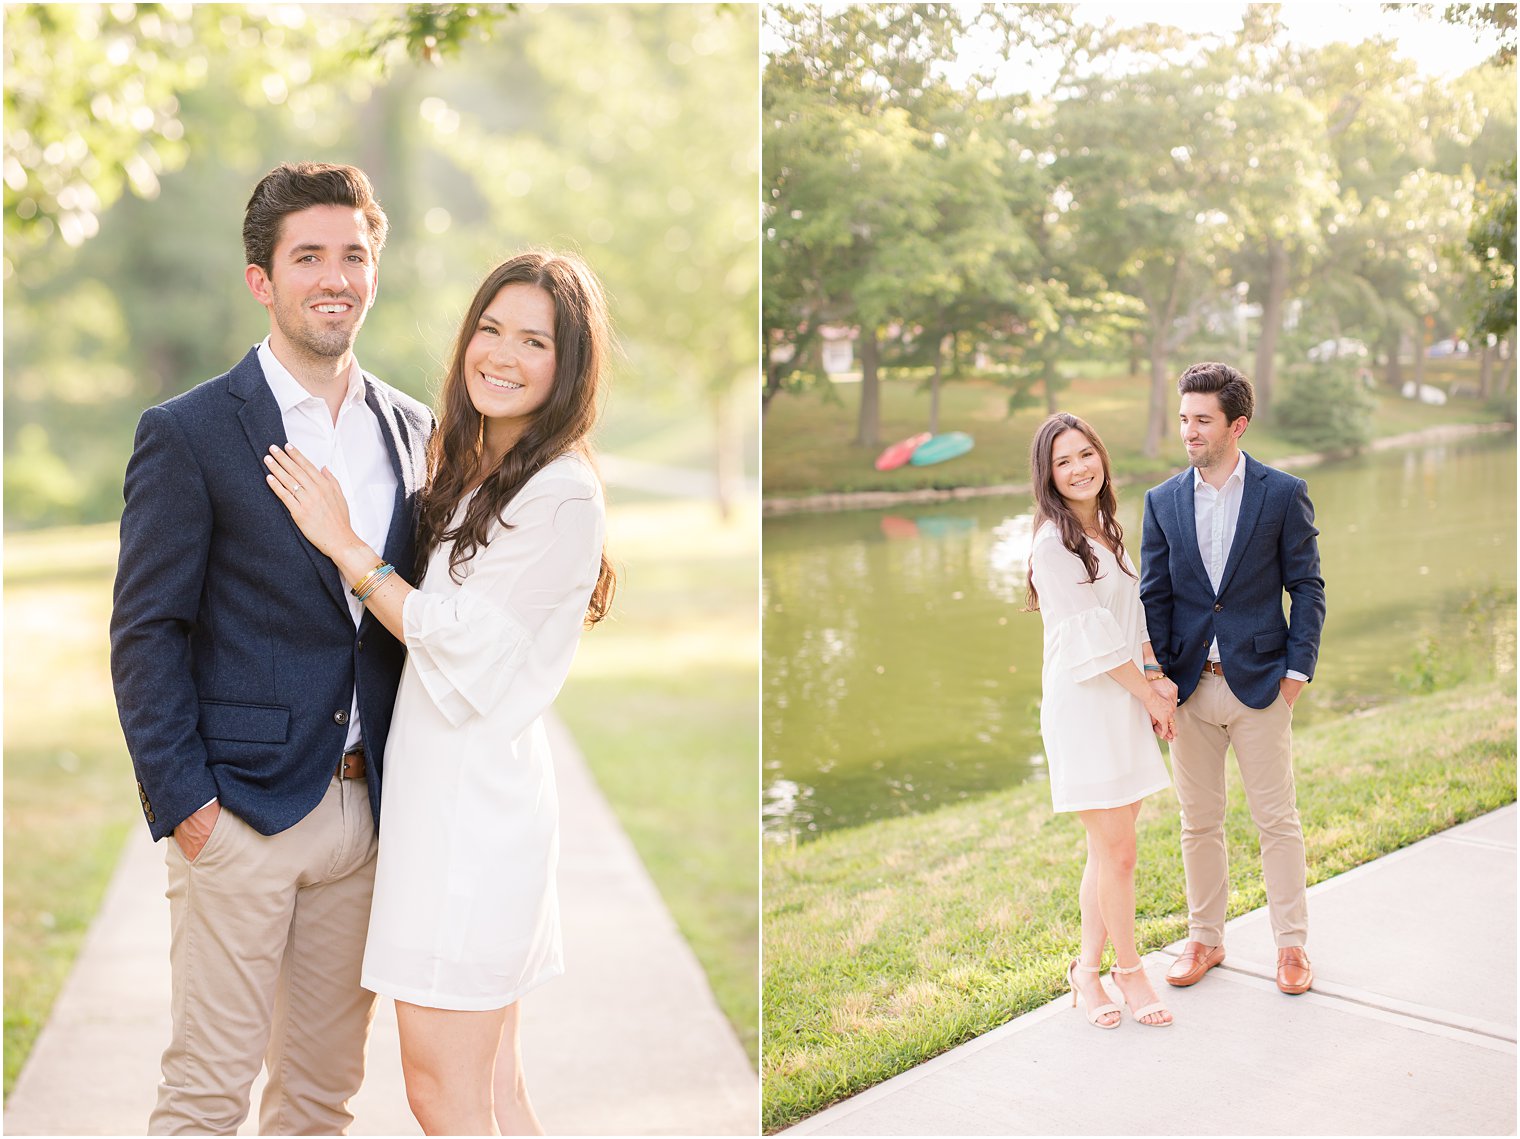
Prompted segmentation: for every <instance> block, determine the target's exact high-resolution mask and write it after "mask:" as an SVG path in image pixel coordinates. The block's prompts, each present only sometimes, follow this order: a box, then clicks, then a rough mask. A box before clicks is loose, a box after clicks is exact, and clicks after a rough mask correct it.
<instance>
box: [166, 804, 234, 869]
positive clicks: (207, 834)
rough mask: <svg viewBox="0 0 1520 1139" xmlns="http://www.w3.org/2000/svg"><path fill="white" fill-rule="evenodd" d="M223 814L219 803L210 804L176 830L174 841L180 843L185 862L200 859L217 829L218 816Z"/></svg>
mask: <svg viewBox="0 0 1520 1139" xmlns="http://www.w3.org/2000/svg"><path fill="white" fill-rule="evenodd" d="M221 813H222V805H221V803H219V802H210V803H207V804H206V805H205V806H204V807H202V808H201V809H200V810H199V811H196V812H195V814H193V815H191V816H190V817H189V818H188V819H186V820H185V821H184V822H182V823H180V825H179V826H177V827H175V828H174V841H175V842H177V843H179V849H180V853H181V854H183V855H184V856H185V861H187V862H194V861H195V860H196V859H197V858H198V857H200V853H201V848H202V847H204V846H205V845H206V842H207V840H208V839H210V838H211V832H212V831H213V830H215V829H216V819H217V816H218V815H220V814H221Z"/></svg>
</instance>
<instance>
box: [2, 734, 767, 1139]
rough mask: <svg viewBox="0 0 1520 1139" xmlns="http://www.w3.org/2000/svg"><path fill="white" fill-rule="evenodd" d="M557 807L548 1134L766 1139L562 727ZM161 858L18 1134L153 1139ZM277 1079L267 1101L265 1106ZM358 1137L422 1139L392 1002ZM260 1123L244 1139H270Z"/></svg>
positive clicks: (164, 967) (61, 1040)
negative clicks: (559, 931)
mask: <svg viewBox="0 0 1520 1139" xmlns="http://www.w3.org/2000/svg"><path fill="white" fill-rule="evenodd" d="M550 736H551V739H552V741H553V747H554V754H555V761H556V769H555V770H556V774H557V776H558V780H559V791H560V804H561V814H562V817H561V828H560V830H561V847H562V851H561V863H560V901H561V906H562V911H563V921H564V932H565V965H566V972H565V975H564V976H563V977H560V978H557V979H556V980H554V981H551V982H550V983H549V984H547V985H545V986H544V987H543V988H541V989H539V990H537V991H536V992H534V993H533V994H532V995H531V996H529V997H527V998H526V999H525V1000H524V1001H523V1032H522V1034H523V1055H524V1057H525V1059H526V1065H527V1072H528V1081H529V1087H530V1089H531V1091H532V1094H533V1100H534V1106H535V1107H536V1108H537V1109H538V1114H539V1118H540V1119H541V1120H542V1121H543V1124H544V1127H545V1129H546V1130H548V1132H549V1133H550V1134H551V1135H685V1134H695V1135H754V1134H755V1133H756V1130H757V1126H758V1124H757V1121H758V1119H759V1105H758V1086H759V1085H758V1079H757V1077H756V1075H755V1072H754V1069H753V1068H752V1067H751V1066H750V1063H749V1059H748V1057H747V1056H746V1055H745V1053H744V1050H743V1048H742V1047H741V1046H740V1044H739V1042H738V1039H737V1038H736V1037H735V1035H734V1032H733V1029H732V1028H731V1027H730V1025H729V1024H728V1022H727V1021H726V1020H725V1019H724V1017H723V1015H722V1013H721V1012H720V1011H719V1010H718V1007H717V1005H716V1003H715V1002H714V1001H713V996H712V992H711V990H710V989H709V988H708V985H707V978H706V976H705V974H704V973H703V972H702V969H701V967H700V966H699V965H698V964H697V961H696V958H695V957H694V956H693V955H692V952H691V949H690V948H689V947H688V946H687V944H686V942H685V940H684V939H683V938H682V937H681V935H680V933H679V931H678V930H677V929H676V926H675V923H674V921H673V920H672V919H671V917H670V914H669V912H668V911H667V910H666V908H665V904H664V902H663V901H662V900H661V898H660V896H659V893H658V892H657V891H656V889H655V887H654V883H653V882H651V881H650V879H649V875H648V874H647V872H646V871H645V870H644V866H643V863H642V862H640V861H639V857H638V854H637V853H636V852H635V851H634V849H633V846H632V844H631V843H630V842H629V841H628V838H627V836H626V835H625V834H624V833H623V830H622V827H621V826H620V825H619V824H618V821H617V819H616V817H615V816H614V815H613V813H612V811H611V809H610V808H609V807H608V805H607V802H606V800H605V799H604V798H603V797H602V794H601V792H600V791H599V790H598V789H597V787H596V785H595V784H594V783H593V782H592V780H591V777H590V774H589V772H588V771H587V770H586V766H585V761H584V760H583V759H582V758H581V756H580V753H579V752H578V751H577V750H576V747H575V744H574V742H573V741H572V740H571V739H570V737H569V735H568V733H567V732H566V731H565V730H564V728H563V726H562V725H560V724H559V723H558V721H551V723H550ZM164 886H165V878H164V866H163V851H162V848H161V847H156V846H154V845H153V844H152V842H151V841H150V840H149V838H148V834H147V828H145V827H137V828H134V829H133V832H132V837H131V839H130V840H129V842H128V844H127V848H126V850H125V852H124V853H123V856H122V860H121V863H120V865H119V866H118V868H117V871H116V876H115V878H114V879H113V881H112V883H111V886H110V888H109V890H108V891H107V894H106V898H105V902H104V904H103V905H102V907H101V911H100V914H99V916H98V917H97V918H96V920H95V924H94V926H93V927H92V928H91V930H90V933H89V936H88V938H87V939H86V941H85V944H84V947H83V949H82V950H81V952H80V956H79V959H78V961H77V962H76V963H75V965H74V971H73V972H72V973H71V974H70V976H69V980H68V982H67V984H66V985H65V986H64V989H63V992H62V993H61V994H60V996H59V999H58V1002H57V1003H56V1005H55V1006H54V1008H53V1012H52V1015H51V1017H50V1019H49V1021H48V1023H47V1025H46V1027H45V1028H44V1029H43V1031H42V1034H41V1035H40V1036H39V1038H38V1040H37V1045H36V1047H35V1048H34V1049H33V1051H32V1054H31V1057H30V1058H29V1060H28V1062H27V1066H26V1068H25V1069H24V1070H23V1071H22V1073H21V1076H20V1078H19V1079H18V1080H17V1082H16V1086H15V1088H14V1089H13V1091H12V1093H11V1097H10V1101H9V1102H8V1103H7V1105H6V1109H5V1132H6V1134H9V1135H141V1134H142V1133H143V1131H144V1129H145V1128H146V1126H147V1121H148V1113H149V1112H150V1111H151V1110H152V1107H153V1102H154V1098H155V1095H156V1087H157V1083H158V1061H159V1056H160V1054H161V1053H162V1052H163V1049H164V1045H165V1044H166V1043H167V1042H168V1039H169V903H168V901H167V900H166V899H165V898H164ZM262 1086H263V1077H262V1076H261V1077H260V1080H259V1082H258V1083H257V1084H256V1085H255V1087H254V1104H255V1105H256V1104H257V1103H258V1095H259V1092H260V1091H261V1089H262ZM352 1107H353V1111H354V1114H355V1116H356V1122H355V1125H354V1128H353V1131H352V1133H353V1134H356V1135H418V1134H421V1131H420V1129H419V1128H418V1126H417V1123H416V1120H414V1119H413V1118H412V1114H411V1112H410V1110H408V1108H407V1106H406V1093H405V1089H404V1086H403V1083H402V1079H401V1063H400V1056H399V1050H398V1046H397V1040H396V1014H395V1006H394V1004H393V1003H392V1002H391V1001H390V1000H389V999H382V1000H381V1001H380V1011H379V1013H378V1014H377V1016H376V1018H375V1027H374V1031H373V1033H372V1034H371V1036H370V1043H369V1063H368V1071H367V1074H366V1078H365V1082H364V1087H363V1090H361V1091H360V1093H359V1095H358V1096H357V1097H356V1099H355V1100H354V1101H353V1104H352ZM257 1120H258V1111H257V1107H255V1108H254V1110H253V1111H252V1112H251V1113H250V1116H249V1119H248V1121H247V1122H246V1123H245V1124H244V1126H243V1128H242V1131H241V1134H248V1135H251V1134H256V1133H257Z"/></svg>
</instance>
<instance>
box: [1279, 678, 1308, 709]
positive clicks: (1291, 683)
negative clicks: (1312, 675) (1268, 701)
mask: <svg viewBox="0 0 1520 1139" xmlns="http://www.w3.org/2000/svg"><path fill="white" fill-rule="evenodd" d="M1277 686H1278V688H1280V689H1282V694H1283V699H1284V700H1286V701H1287V702H1288V707H1289V708H1292V707H1293V703H1294V701H1296V700H1297V699H1298V694H1299V693H1300V692H1302V691H1303V690H1304V682H1303V681H1302V680H1294V679H1293V678H1292V677H1291V676H1285V677H1283V678H1282V679H1281V680H1280V681H1278V682H1277Z"/></svg>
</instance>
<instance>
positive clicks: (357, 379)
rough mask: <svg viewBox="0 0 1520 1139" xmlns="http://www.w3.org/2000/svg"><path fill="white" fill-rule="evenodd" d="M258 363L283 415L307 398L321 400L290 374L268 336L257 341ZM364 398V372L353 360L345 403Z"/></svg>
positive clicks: (344, 395)
mask: <svg viewBox="0 0 1520 1139" xmlns="http://www.w3.org/2000/svg"><path fill="white" fill-rule="evenodd" d="M258 353H259V364H260V366H261V367H263V369H264V379H265V380H266V381H267V382H268V383H269V390H270V391H272V392H273V393H274V399H275V402H276V403H277V404H279V405H280V414H281V415H283V414H284V413H285V412H287V411H289V410H290V409H291V408H293V407H295V406H296V405H297V404H301V403H305V402H306V401H307V400H309V399H314V400H318V401H320V400H321V398H322V397H321V396H317V395H312V393H311V392H309V391H307V390H306V389H305V388H303V387H302V386H301V382H300V381H299V380H297V379H296V378H295V377H294V376H292V375H291V374H290V369H288V368H287V367H285V365H284V364H282V363H280V361H279V360H278V359H276V357H275V354H274V349H272V348H270V347H269V337H267V336H266V337H264V339H263V340H261V341H260V342H259V348H258ZM363 399H364V373H363V371H362V369H360V367H359V361H358V360H355V361H354V362H353V363H352V364H351V365H350V366H349V370H348V388H347V390H346V391H345V392H344V393H343V402H344V403H345V404H352V403H359V402H361V401H362V400H363Z"/></svg>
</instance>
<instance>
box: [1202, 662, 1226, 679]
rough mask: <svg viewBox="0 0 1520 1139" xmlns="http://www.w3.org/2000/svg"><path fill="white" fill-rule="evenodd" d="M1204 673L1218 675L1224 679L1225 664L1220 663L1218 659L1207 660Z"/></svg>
mask: <svg viewBox="0 0 1520 1139" xmlns="http://www.w3.org/2000/svg"><path fill="white" fill-rule="evenodd" d="M1203 675H1204V676H1217V677H1219V678H1220V679H1221V680H1222V679H1224V665H1222V664H1220V663H1219V662H1218V661H1217V660H1206V661H1204V662H1203Z"/></svg>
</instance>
